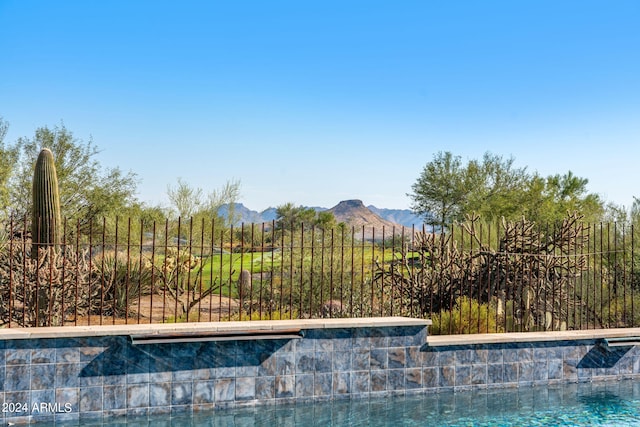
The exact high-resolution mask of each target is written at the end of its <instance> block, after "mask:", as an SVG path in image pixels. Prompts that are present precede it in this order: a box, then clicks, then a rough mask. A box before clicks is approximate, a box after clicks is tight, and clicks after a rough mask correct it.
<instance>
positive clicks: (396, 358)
mask: <svg viewBox="0 0 640 427" xmlns="http://www.w3.org/2000/svg"><path fill="white" fill-rule="evenodd" d="M406 365H407V355H406V351H405V348H404V347H394V348H390V349H389V364H388V366H389V369H398V368H404V367H405V366H406Z"/></svg>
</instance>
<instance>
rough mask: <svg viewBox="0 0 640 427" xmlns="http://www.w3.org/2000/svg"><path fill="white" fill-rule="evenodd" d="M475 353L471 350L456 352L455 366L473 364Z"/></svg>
mask: <svg viewBox="0 0 640 427" xmlns="http://www.w3.org/2000/svg"><path fill="white" fill-rule="evenodd" d="M474 353H475V351H474V350H473V349H462V350H459V351H457V352H456V366H462V365H471V364H472V363H473V358H474Z"/></svg>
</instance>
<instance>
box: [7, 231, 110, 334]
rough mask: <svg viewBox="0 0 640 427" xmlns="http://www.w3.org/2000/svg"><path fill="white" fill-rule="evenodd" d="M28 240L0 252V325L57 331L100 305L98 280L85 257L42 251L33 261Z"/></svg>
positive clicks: (65, 251) (74, 252)
mask: <svg viewBox="0 0 640 427" xmlns="http://www.w3.org/2000/svg"><path fill="white" fill-rule="evenodd" d="M29 254H31V240H30V239H24V240H15V241H13V242H11V244H10V245H9V248H8V249H7V248H5V250H2V251H0V322H1V323H2V324H16V325H19V326H59V325H62V324H64V322H67V321H73V320H74V319H76V318H77V317H78V316H84V315H86V314H88V313H90V312H92V311H93V310H95V309H96V307H97V306H98V305H99V303H100V296H99V293H100V279H99V277H98V275H97V274H96V272H95V269H94V268H93V266H92V264H91V262H89V255H88V251H86V250H84V251H77V250H75V249H74V248H71V247H69V246H66V247H63V248H60V249H57V250H54V249H53V248H48V249H41V250H40V251H39V253H38V257H37V258H32V257H31V256H30V255H29Z"/></svg>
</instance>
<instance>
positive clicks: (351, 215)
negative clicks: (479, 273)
mask: <svg viewBox="0 0 640 427" xmlns="http://www.w3.org/2000/svg"><path fill="white" fill-rule="evenodd" d="M312 209H314V210H316V211H318V212H321V211H326V210H328V211H331V212H332V213H333V214H334V215H335V216H336V219H337V220H338V222H344V223H346V224H348V225H350V226H354V227H362V225H366V226H368V227H376V228H381V227H382V225H384V226H385V227H387V228H390V227H393V226H395V227H396V228H397V227H401V226H405V227H408V228H409V227H411V226H412V225H415V226H416V228H419V227H422V219H421V218H420V217H418V216H417V215H415V214H413V213H412V212H411V211H410V210H409V209H380V208H376V207H375V206H373V205H370V206H365V205H364V203H362V201H361V200H344V201H342V202H340V203H338V204H337V205H336V206H334V207H333V208H331V209H327V208H323V207H317V206H315V207H312ZM218 214H219V215H220V216H221V217H223V218H227V217H228V215H229V205H222V206H221V207H220V209H219V210H218ZM233 215H234V217H235V218H236V221H235V225H240V224H242V223H245V224H250V223H257V224H259V223H263V222H266V223H268V222H271V221H274V220H275V219H276V218H277V214H276V208H267V209H265V210H264V211H262V212H258V211H254V210H251V209H249V208H247V207H246V206H244V205H243V204H242V203H236V204H235V205H234V212H233Z"/></svg>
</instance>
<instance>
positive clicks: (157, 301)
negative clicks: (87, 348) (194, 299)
mask: <svg viewBox="0 0 640 427" xmlns="http://www.w3.org/2000/svg"><path fill="white" fill-rule="evenodd" d="M238 307H239V303H238V301H237V300H235V299H232V298H227V297H223V296H220V295H213V296H209V297H206V298H204V299H203V300H202V301H200V302H199V303H198V304H197V305H195V306H194V307H193V308H192V309H191V310H190V312H189V313H190V314H189V321H192V322H209V321H211V322H216V321H220V320H224V319H227V318H228V317H229V316H230V315H232V314H234V313H237V312H238ZM178 310H180V308H178ZM131 312H132V313H131V314H130V316H129V317H128V318H116V319H114V318H113V317H112V316H99V315H92V316H83V317H79V318H78V319H77V320H76V321H72V322H66V323H65V324H66V325H79V326H86V325H101V324H102V325H114V324H115V325H124V324H136V323H164V322H169V321H174V318H175V315H174V313H175V312H176V303H175V300H174V299H173V298H170V297H169V296H166V298H165V297H164V296H163V295H152V296H145V297H142V298H141V299H140V304H138V301H135V302H134V303H132V304H131Z"/></svg>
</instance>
